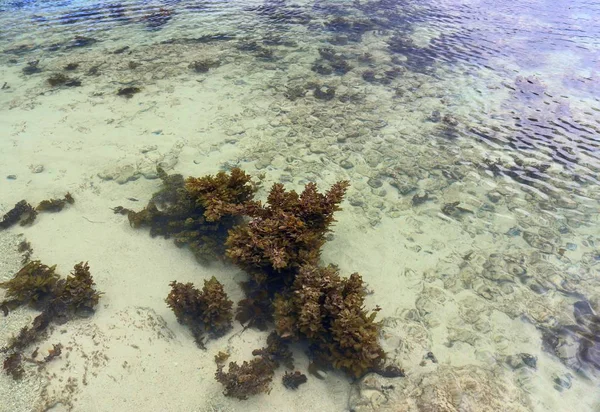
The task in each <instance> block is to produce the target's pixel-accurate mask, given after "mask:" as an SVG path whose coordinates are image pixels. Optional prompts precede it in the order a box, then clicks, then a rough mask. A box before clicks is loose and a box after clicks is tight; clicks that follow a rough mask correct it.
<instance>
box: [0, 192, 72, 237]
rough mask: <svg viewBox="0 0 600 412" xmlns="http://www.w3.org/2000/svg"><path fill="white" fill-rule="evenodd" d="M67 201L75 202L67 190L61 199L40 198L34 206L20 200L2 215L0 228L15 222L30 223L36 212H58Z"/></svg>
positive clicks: (22, 224) (24, 224)
mask: <svg viewBox="0 0 600 412" xmlns="http://www.w3.org/2000/svg"><path fill="white" fill-rule="evenodd" d="M67 203H68V204H73V203H75V199H73V196H72V195H71V194H70V193H68V192H67V194H66V195H65V196H64V198H62V199H49V200H42V201H41V202H40V203H39V204H38V205H37V206H36V207H35V208H34V207H33V206H31V205H30V204H29V203H28V202H27V201H26V200H21V201H20V202H18V203H17V204H16V205H15V206H14V207H13V208H12V209H11V210H9V211H8V212H7V213H6V214H5V215H4V216H2V220H0V229H8V228H9V227H11V226H13V225H15V224H17V223H19V224H20V225H21V226H27V225H30V224H32V223H33V221H34V220H35V219H36V217H37V215H38V212H60V211H61V210H62V209H63V208H64V207H65V205H66V204H67Z"/></svg>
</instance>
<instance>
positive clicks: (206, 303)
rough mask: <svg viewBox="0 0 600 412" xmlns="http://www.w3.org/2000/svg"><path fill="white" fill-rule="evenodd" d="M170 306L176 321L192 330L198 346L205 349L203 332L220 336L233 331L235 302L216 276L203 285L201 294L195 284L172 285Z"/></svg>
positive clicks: (173, 283)
mask: <svg viewBox="0 0 600 412" xmlns="http://www.w3.org/2000/svg"><path fill="white" fill-rule="evenodd" d="M169 286H171V292H170V293H169V296H167V299H166V302H167V305H168V306H169V307H170V308H171V309H172V310H173V312H174V313H175V316H176V317H177V321H178V322H179V323H181V324H182V325H186V326H187V327H189V328H190V330H191V332H192V335H193V336H194V339H195V340H196V343H197V344H198V346H200V347H202V348H203V347H204V343H203V339H204V332H210V333H211V334H212V335H213V336H220V335H222V334H224V333H225V332H226V331H227V330H228V329H229V328H231V321H232V320H233V310H232V307H233V302H232V301H231V300H229V298H228V297H227V294H226V293H225V291H224V289H223V285H222V284H221V283H220V282H219V281H218V280H217V279H216V278H215V277H214V276H213V277H212V278H211V279H210V280H205V281H204V287H203V288H202V291H199V290H198V289H196V288H195V287H194V285H193V284H192V283H186V284H183V283H179V282H175V281H174V282H171V283H170V285H169Z"/></svg>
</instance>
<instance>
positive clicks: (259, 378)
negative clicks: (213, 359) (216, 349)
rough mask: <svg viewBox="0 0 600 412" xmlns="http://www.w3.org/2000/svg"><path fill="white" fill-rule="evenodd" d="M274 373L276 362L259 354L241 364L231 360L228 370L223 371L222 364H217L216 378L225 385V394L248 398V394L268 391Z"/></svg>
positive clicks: (242, 398)
mask: <svg viewBox="0 0 600 412" xmlns="http://www.w3.org/2000/svg"><path fill="white" fill-rule="evenodd" d="M274 373H275V366H274V364H273V363H272V362H271V361H269V360H268V359H265V358H263V357H261V356H258V357H256V358H254V359H252V360H251V361H250V362H248V361H244V363H242V365H241V366H240V365H238V364H237V363H236V362H230V363H229V370H228V371H227V372H224V371H223V365H222V364H219V365H217V373H216V374H215V378H216V379H217V381H218V382H220V383H221V384H222V385H223V386H224V387H225V390H224V391H223V394H224V395H225V396H229V397H234V398H238V399H241V400H244V399H248V396H252V395H257V394H259V393H268V392H269V391H270V384H271V382H272V381H273V375H274Z"/></svg>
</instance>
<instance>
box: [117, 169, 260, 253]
mask: <svg viewBox="0 0 600 412" xmlns="http://www.w3.org/2000/svg"><path fill="white" fill-rule="evenodd" d="M157 172H158V176H159V178H160V179H161V180H162V182H163V187H162V188H161V189H160V190H159V191H158V192H156V193H155V194H154V195H153V196H152V198H151V199H150V201H149V202H148V205H147V206H146V207H145V208H144V209H143V210H141V211H139V212H135V211H133V210H129V209H126V208H123V207H120V206H119V207H116V208H114V209H113V210H114V212H115V213H120V214H124V215H127V217H128V219H129V223H130V224H131V226H132V227H134V228H139V227H149V228H150V236H152V237H154V236H163V237H164V238H166V239H168V238H173V240H174V241H175V244H176V245H177V246H178V247H184V246H187V247H189V248H190V250H191V251H192V253H193V254H194V255H195V256H196V258H197V259H198V260H199V261H201V262H207V261H210V260H213V259H215V258H216V259H221V258H222V257H223V256H224V254H225V240H226V238H227V231H228V230H229V229H231V228H232V227H233V226H234V224H235V223H238V222H239V217H238V216H237V214H238V213H239V211H241V209H243V207H242V206H243V204H244V203H246V202H249V201H250V200H251V199H252V196H253V193H254V191H255V188H254V186H253V185H252V184H251V183H250V178H249V177H248V176H246V175H245V173H244V172H242V171H241V170H239V169H233V170H232V171H231V174H229V175H228V174H226V173H224V172H222V173H219V174H217V175H216V176H214V177H213V176H205V177H203V178H199V179H197V178H189V179H188V180H187V181H186V180H185V179H184V178H183V176H182V175H180V174H175V175H168V174H167V173H166V172H165V171H164V170H163V169H162V168H161V167H160V166H159V167H157Z"/></svg>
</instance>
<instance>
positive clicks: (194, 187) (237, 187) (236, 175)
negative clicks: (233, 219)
mask: <svg viewBox="0 0 600 412" xmlns="http://www.w3.org/2000/svg"><path fill="white" fill-rule="evenodd" d="M185 188H186V190H187V191H188V193H190V195H191V196H193V197H194V198H196V204H197V205H198V206H201V207H203V208H204V209H205V211H204V217H206V220H208V221H209V222H214V221H217V220H219V219H221V218H222V217H223V216H226V215H241V214H248V213H249V212H250V213H252V210H253V209H255V208H258V207H259V206H260V205H259V204H258V202H254V201H253V200H252V199H253V198H254V193H255V192H256V186H255V185H254V184H252V181H251V177H250V176H249V175H247V174H246V172H244V171H243V170H241V169H239V168H237V167H236V168H233V169H232V170H231V172H230V173H229V174H227V173H225V172H219V173H217V175H216V176H210V175H209V176H204V177H201V178H195V177H188V178H187V180H186V182H185Z"/></svg>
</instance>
